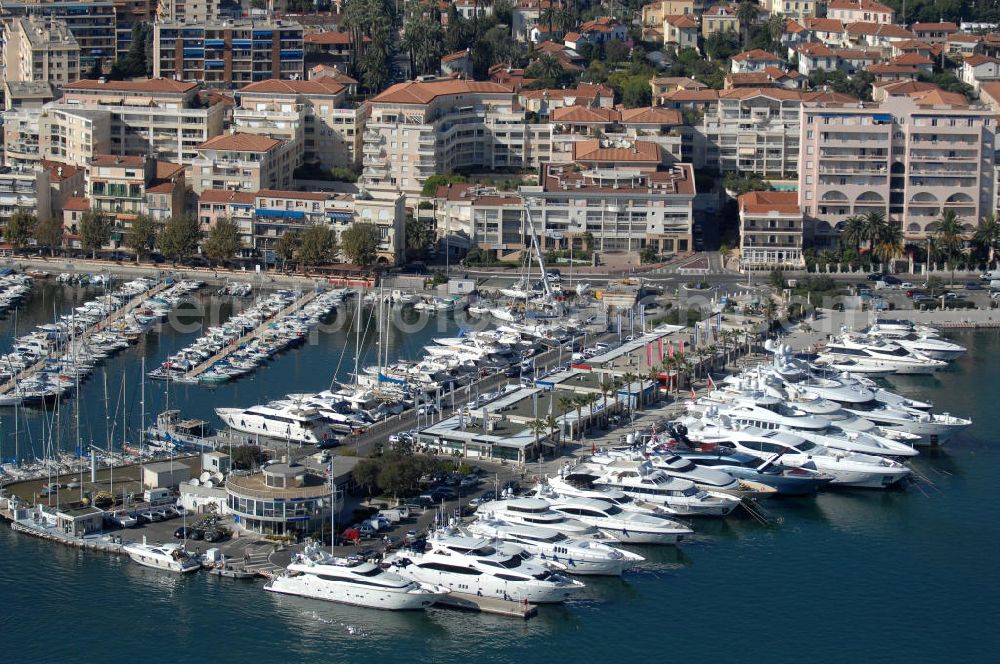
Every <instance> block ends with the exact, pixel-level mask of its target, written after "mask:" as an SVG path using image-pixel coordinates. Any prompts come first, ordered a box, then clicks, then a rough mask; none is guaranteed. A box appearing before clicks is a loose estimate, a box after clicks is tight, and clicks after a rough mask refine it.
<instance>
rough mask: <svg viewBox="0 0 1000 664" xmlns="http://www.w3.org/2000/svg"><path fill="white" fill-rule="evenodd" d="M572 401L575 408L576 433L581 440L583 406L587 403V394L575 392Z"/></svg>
mask: <svg viewBox="0 0 1000 664" xmlns="http://www.w3.org/2000/svg"><path fill="white" fill-rule="evenodd" d="M572 401H573V407H574V408H576V428H577V433H578V434H579V435H580V440H583V407H584V406H586V405H587V395H586V394H575V395H573V399H572Z"/></svg>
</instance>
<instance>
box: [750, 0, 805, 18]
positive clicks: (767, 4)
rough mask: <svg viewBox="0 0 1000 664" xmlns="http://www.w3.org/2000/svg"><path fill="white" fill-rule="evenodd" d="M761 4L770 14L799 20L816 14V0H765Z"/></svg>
mask: <svg viewBox="0 0 1000 664" xmlns="http://www.w3.org/2000/svg"><path fill="white" fill-rule="evenodd" d="M760 6H761V7H762V8H764V9H766V10H767V11H768V12H769V13H770V14H781V15H782V16H784V17H785V18H790V19H795V20H799V21H801V20H803V19H807V18H811V17H813V16H816V0H763V2H761V3H760Z"/></svg>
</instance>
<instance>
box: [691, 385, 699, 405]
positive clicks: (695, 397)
mask: <svg viewBox="0 0 1000 664" xmlns="http://www.w3.org/2000/svg"><path fill="white" fill-rule="evenodd" d="M697 399H698V397H697V395H696V394H695V393H694V385H692V386H691V401H696V400H697Z"/></svg>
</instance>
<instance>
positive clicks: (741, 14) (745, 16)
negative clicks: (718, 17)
mask: <svg viewBox="0 0 1000 664" xmlns="http://www.w3.org/2000/svg"><path fill="white" fill-rule="evenodd" d="M758 11H759V7H757V3H755V2H751V0H743V2H741V3H740V4H738V5H736V20H737V21H739V24H740V31H741V32H742V33H743V48H744V49H745V48H746V47H747V45H748V44H749V43H750V26H751V25H753V24H754V22H756V21H757V14H758Z"/></svg>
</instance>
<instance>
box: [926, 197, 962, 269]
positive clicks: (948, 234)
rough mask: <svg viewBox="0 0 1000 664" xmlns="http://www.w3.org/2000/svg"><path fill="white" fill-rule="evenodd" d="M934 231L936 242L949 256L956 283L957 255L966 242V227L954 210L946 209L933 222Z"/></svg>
mask: <svg viewBox="0 0 1000 664" xmlns="http://www.w3.org/2000/svg"><path fill="white" fill-rule="evenodd" d="M931 226H932V228H933V233H934V243H935V244H936V245H937V248H938V249H939V250H942V251H944V253H945V255H946V256H947V257H948V267H949V268H951V283H952V284H954V283H955V257H956V256H957V255H958V254H960V253H961V251H962V245H963V244H964V242H965V227H964V226H963V225H962V221H961V219H959V218H958V215H957V214H955V211H954V210H945V212H944V214H943V215H941V218H940V219H938V220H937V221H935V222H934V223H933V224H931Z"/></svg>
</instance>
